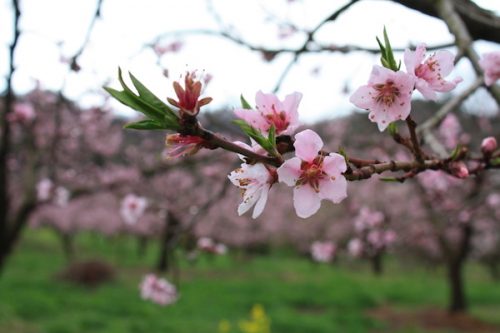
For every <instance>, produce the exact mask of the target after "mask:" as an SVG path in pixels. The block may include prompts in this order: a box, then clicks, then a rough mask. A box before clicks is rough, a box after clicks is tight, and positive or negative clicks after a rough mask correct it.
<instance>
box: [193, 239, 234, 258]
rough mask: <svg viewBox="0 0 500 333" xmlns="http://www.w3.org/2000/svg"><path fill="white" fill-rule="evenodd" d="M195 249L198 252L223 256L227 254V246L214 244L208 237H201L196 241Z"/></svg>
mask: <svg viewBox="0 0 500 333" xmlns="http://www.w3.org/2000/svg"><path fill="white" fill-rule="evenodd" d="M197 247H198V249H199V250H200V251H203V252H207V253H211V254H217V255H224V254H226V253H227V246H226V245H225V244H222V243H216V242H215V241H214V240H213V239H212V238H209V237H201V238H200V239H198V242H197Z"/></svg>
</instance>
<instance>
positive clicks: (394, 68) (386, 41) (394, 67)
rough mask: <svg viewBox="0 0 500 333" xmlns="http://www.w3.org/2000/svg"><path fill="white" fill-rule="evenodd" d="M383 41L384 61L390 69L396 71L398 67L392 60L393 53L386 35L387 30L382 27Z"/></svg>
mask: <svg viewBox="0 0 500 333" xmlns="http://www.w3.org/2000/svg"><path fill="white" fill-rule="evenodd" d="M384 41H385V48H386V50H387V51H386V59H387V61H388V62H389V64H390V66H391V67H390V69H392V70H394V71H397V70H398V68H397V67H398V66H397V65H396V60H395V59H394V53H393V52H392V46H391V42H390V41H389V36H388V35H387V29H386V28H385V26H384Z"/></svg>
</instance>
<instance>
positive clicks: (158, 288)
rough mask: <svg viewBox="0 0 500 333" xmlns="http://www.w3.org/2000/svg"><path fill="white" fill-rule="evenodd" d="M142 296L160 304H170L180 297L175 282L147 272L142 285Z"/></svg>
mask: <svg viewBox="0 0 500 333" xmlns="http://www.w3.org/2000/svg"><path fill="white" fill-rule="evenodd" d="M140 290H141V297H142V299H144V300H149V301H151V302H153V303H156V304H159V305H163V306H165V305H170V304H172V303H175V302H176V301H177V299H178V298H179V295H178V293H177V289H176V288H175V286H174V285H173V284H171V283H170V282H168V281H167V280H165V279H163V278H159V277H157V276H156V275H154V274H147V275H146V276H145V277H144V279H143V280H142V283H141V285H140Z"/></svg>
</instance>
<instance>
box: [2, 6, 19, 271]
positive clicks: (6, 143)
mask: <svg viewBox="0 0 500 333" xmlns="http://www.w3.org/2000/svg"><path fill="white" fill-rule="evenodd" d="M12 6H13V9H14V38H13V40H12V42H11V44H10V46H9V72H8V74H7V84H6V86H7V87H6V93H5V98H4V107H3V109H4V110H3V113H2V115H1V119H0V122H1V123H0V126H1V142H0V243H1V244H5V242H6V240H7V231H8V230H7V229H8V218H9V206H10V200H9V193H8V192H9V176H8V163H7V162H8V158H9V153H10V148H11V147H10V146H11V142H10V124H9V120H8V116H9V114H10V113H11V112H12V109H13V104H14V103H15V99H16V97H15V95H14V90H13V88H12V77H13V76H14V72H15V71H16V68H15V64H14V57H15V51H16V46H17V42H18V40H19V36H20V34H21V31H20V30H19V18H20V17H21V11H20V8H19V3H18V1H17V0H12ZM0 252H2V249H0ZM1 256H2V255H1V253H0V257H1ZM1 262H3V260H1V259H0V268H1Z"/></svg>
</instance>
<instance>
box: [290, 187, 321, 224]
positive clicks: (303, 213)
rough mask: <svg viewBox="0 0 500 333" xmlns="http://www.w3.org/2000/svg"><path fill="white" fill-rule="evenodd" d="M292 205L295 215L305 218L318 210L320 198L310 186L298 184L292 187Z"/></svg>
mask: <svg viewBox="0 0 500 333" xmlns="http://www.w3.org/2000/svg"><path fill="white" fill-rule="evenodd" d="M293 205H294V207H295V212H296V213H297V216H299V217H301V218H304V219H305V218H308V217H309V216H311V215H313V214H314V213H316V212H317V211H318V210H319V208H320V207H321V199H320V197H319V195H318V193H316V192H315V191H314V189H313V188H312V187H311V186H309V185H304V186H298V187H296V188H294V189H293Z"/></svg>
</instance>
